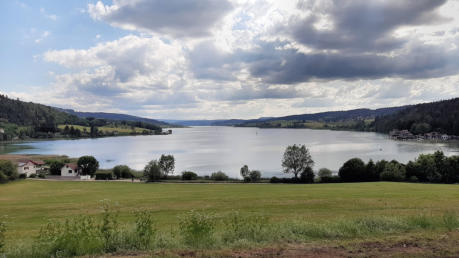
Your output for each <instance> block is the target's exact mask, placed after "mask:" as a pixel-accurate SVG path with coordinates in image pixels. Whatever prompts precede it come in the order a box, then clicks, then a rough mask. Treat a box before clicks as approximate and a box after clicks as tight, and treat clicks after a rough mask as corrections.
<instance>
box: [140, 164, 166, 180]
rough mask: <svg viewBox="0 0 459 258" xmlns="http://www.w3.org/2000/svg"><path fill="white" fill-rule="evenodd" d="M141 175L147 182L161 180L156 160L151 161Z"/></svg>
mask: <svg viewBox="0 0 459 258" xmlns="http://www.w3.org/2000/svg"><path fill="white" fill-rule="evenodd" d="M143 175H144V177H146V178H147V181H148V182H153V181H157V180H159V179H161V177H162V176H163V174H162V171H161V168H160V166H159V163H158V161H157V160H152V161H150V162H148V164H147V165H146V166H145V168H144V169H143Z"/></svg>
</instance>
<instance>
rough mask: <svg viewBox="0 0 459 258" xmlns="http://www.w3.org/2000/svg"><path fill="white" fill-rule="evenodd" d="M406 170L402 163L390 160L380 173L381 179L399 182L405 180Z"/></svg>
mask: <svg viewBox="0 0 459 258" xmlns="http://www.w3.org/2000/svg"><path fill="white" fill-rule="evenodd" d="M405 175H406V170H405V166H404V165H403V164H400V163H398V162H397V161H391V162H389V163H387V164H386V166H385V168H384V171H383V172H382V173H381V175H380V176H381V180H383V181H395V182H400V181H403V180H405Z"/></svg>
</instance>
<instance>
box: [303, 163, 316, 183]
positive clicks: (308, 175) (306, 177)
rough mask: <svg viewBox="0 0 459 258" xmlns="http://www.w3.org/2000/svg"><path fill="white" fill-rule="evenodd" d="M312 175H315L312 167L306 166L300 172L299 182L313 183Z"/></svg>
mask: <svg viewBox="0 0 459 258" xmlns="http://www.w3.org/2000/svg"><path fill="white" fill-rule="evenodd" d="M314 177H315V175H314V171H312V168H310V167H306V168H305V169H304V170H303V172H301V174H300V181H301V183H314Z"/></svg>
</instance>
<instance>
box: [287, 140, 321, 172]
mask: <svg viewBox="0 0 459 258" xmlns="http://www.w3.org/2000/svg"><path fill="white" fill-rule="evenodd" d="M313 166H314V161H313V160H312V157H311V154H310V153H309V149H308V148H306V146H305V145H296V144H294V145H291V146H288V147H287V149H285V152H284V158H283V159H282V167H283V168H284V173H293V174H294V175H295V179H298V174H299V173H302V172H303V171H305V170H306V169H312V167H313Z"/></svg>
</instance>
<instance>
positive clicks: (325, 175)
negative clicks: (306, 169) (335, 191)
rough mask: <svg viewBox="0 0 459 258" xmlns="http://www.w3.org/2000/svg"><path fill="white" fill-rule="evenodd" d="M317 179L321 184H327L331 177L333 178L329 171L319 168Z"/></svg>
mask: <svg viewBox="0 0 459 258" xmlns="http://www.w3.org/2000/svg"><path fill="white" fill-rule="evenodd" d="M318 175H319V178H320V181H321V182H328V181H329V180H330V179H331V177H332V176H333V173H332V171H331V170H330V169H328V168H321V169H319V173H318Z"/></svg>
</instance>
